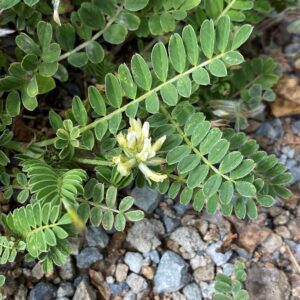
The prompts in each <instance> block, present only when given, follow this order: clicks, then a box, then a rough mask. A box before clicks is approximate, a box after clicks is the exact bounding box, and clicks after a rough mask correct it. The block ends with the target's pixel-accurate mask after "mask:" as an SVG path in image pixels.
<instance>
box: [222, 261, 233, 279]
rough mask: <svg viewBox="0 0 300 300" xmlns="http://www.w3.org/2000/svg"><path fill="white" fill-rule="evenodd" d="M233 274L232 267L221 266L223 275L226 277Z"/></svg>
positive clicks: (228, 265)
mask: <svg viewBox="0 0 300 300" xmlns="http://www.w3.org/2000/svg"><path fill="white" fill-rule="evenodd" d="M233 273H234V265H233V264H230V263H227V264H225V265H223V274H224V275H226V276H231V275H232V274H233Z"/></svg>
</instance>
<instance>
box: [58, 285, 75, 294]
mask: <svg viewBox="0 0 300 300" xmlns="http://www.w3.org/2000/svg"><path fill="white" fill-rule="evenodd" d="M73 295H74V288H73V284H72V283H70V282H65V283H62V284H61V285H60V287H59V288H58V290H57V297H71V296H73Z"/></svg>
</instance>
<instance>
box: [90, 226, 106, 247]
mask: <svg viewBox="0 0 300 300" xmlns="http://www.w3.org/2000/svg"><path fill="white" fill-rule="evenodd" d="M85 238H86V241H87V244H88V246H89V247H99V248H105V247H106V246H107V244H108V235H107V234H106V232H105V231H104V230H103V229H102V228H101V227H95V226H90V227H88V230H87V231H86V234H85Z"/></svg>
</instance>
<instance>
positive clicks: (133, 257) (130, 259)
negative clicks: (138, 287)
mask: <svg viewBox="0 0 300 300" xmlns="http://www.w3.org/2000/svg"><path fill="white" fill-rule="evenodd" d="M124 262H125V263H126V264H127V266H128V267H129V270H130V271H132V272H134V273H137V274H138V273H140V270H141V268H142V264H143V256H142V255H141V254H140V253H137V252H127V253H126V254H125V257H124Z"/></svg>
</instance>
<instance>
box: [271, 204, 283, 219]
mask: <svg viewBox="0 0 300 300" xmlns="http://www.w3.org/2000/svg"><path fill="white" fill-rule="evenodd" d="M282 212H283V209H282V208H280V207H278V206H272V207H270V208H269V214H270V215H271V216H272V217H273V218H274V217H277V216H279V215H280V214H281V213H282Z"/></svg>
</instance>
